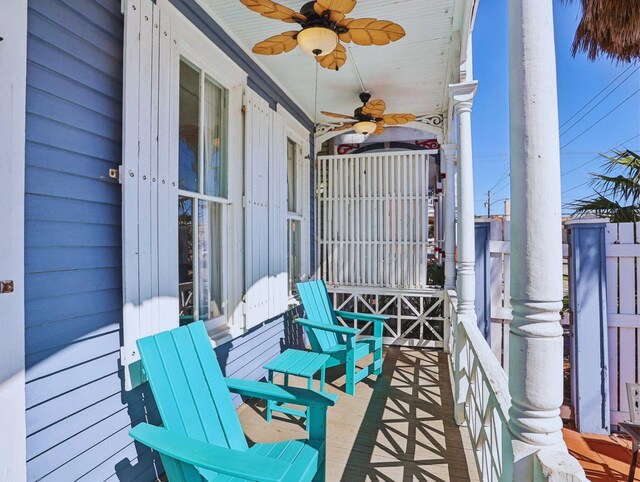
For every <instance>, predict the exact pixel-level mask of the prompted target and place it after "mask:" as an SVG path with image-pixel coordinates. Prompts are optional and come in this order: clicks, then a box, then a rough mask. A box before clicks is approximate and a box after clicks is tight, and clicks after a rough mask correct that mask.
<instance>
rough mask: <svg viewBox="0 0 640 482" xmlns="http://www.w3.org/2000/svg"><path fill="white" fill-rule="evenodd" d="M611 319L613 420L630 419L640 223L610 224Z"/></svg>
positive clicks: (639, 338) (638, 352)
mask: <svg viewBox="0 0 640 482" xmlns="http://www.w3.org/2000/svg"><path fill="white" fill-rule="evenodd" d="M605 245H606V253H607V256H606V270H607V319H608V326H609V329H608V333H607V335H608V350H609V402H610V406H611V424H612V425H614V424H617V423H618V422H621V421H623V420H628V419H629V405H628V400H627V395H626V383H637V382H638V379H639V377H638V368H639V367H640V300H639V299H638V290H639V288H640V266H639V263H640V261H639V258H640V223H621V224H607V226H606V228H605Z"/></svg>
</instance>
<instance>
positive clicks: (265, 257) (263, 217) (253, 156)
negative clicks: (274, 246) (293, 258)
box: [244, 88, 271, 329]
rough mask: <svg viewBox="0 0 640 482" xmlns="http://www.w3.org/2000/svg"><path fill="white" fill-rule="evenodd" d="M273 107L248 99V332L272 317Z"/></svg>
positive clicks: (248, 96) (251, 95)
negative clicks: (271, 129)
mask: <svg viewBox="0 0 640 482" xmlns="http://www.w3.org/2000/svg"><path fill="white" fill-rule="evenodd" d="M270 112H271V109H270V108H269V104H268V103H267V101H266V100H264V99H263V98H262V97H260V96H259V95H258V94H256V93H255V92H254V91H252V90H251V89H248V88H247V90H246V95H245V206H246V210H245V282H246V286H245V300H244V301H245V328H246V329H250V328H252V327H253V326H255V325H257V324H259V323H261V322H263V321H264V320H266V319H267V318H268V316H269V131H270V121H271V117H270Z"/></svg>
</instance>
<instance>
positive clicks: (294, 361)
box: [263, 348, 330, 429]
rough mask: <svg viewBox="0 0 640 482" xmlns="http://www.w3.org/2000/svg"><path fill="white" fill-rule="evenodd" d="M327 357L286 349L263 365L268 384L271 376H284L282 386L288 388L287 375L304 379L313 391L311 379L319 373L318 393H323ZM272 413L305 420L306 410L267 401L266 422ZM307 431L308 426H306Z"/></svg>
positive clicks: (269, 419)
mask: <svg viewBox="0 0 640 482" xmlns="http://www.w3.org/2000/svg"><path fill="white" fill-rule="evenodd" d="M329 358H330V357H329V355H325V354H324V353H314V352H312V351H303V350H294V349H292V348H290V349H288V350H287V351H285V352H284V353H281V354H280V355H278V356H277V357H275V358H274V359H273V360H271V361H269V363H267V364H266V365H264V367H263V368H264V369H265V370H267V371H268V372H269V382H271V383H273V374H274V373H276V372H277V373H282V374H284V385H285V386H289V375H293V376H297V377H304V378H306V379H307V388H308V389H309V390H312V389H313V377H314V375H315V374H316V373H317V372H318V371H320V392H322V393H324V382H325V371H326V368H325V365H326V363H327V361H328V360H329ZM273 411H277V412H282V413H286V414H289V415H295V416H298V417H303V418H307V415H308V414H307V411H308V409H307V410H299V409H295V408H291V407H288V406H285V404H282V403H277V402H273V401H271V400H269V401H268V402H267V422H270V421H271V414H272V412H273ZM307 429H308V426H307Z"/></svg>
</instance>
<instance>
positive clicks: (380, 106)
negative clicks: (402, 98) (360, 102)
mask: <svg viewBox="0 0 640 482" xmlns="http://www.w3.org/2000/svg"><path fill="white" fill-rule="evenodd" d="M386 108H387V105H386V104H385V103H384V100H382V99H374V100H370V101H369V102H367V103H366V104H365V105H364V107H363V108H362V113H363V114H365V115H370V116H371V117H382V115H383V114H384V111H385V109H386Z"/></svg>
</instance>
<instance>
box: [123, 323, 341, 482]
mask: <svg viewBox="0 0 640 482" xmlns="http://www.w3.org/2000/svg"><path fill="white" fill-rule="evenodd" d="M137 344H138V349H139V350H140V356H141V357H142V364H143V367H144V370H145V373H146V376H147V378H148V380H149V383H150V385H151V390H152V392H153V396H154V398H155V400H156V404H157V406H158V409H159V411H160V416H161V417H162V423H163V425H164V427H156V426H153V425H149V424H147V423H141V424H139V425H137V426H135V427H134V428H132V429H131V430H130V431H129V434H130V435H131V437H133V438H134V439H135V440H137V441H138V442H140V443H143V444H144V445H147V446H149V447H150V448H152V449H153V450H156V451H157V452H159V453H160V456H161V458H162V462H163V465H164V468H165V470H166V473H167V476H168V477H169V481H170V482H175V481H179V482H196V481H197V482H202V481H203V480H205V481H215V482H223V481H224V482H226V481H260V482H263V481H264V482H276V481H283V482H285V481H286V482H298V481H303V480H304V481H313V482H322V481H324V480H325V440H326V427H327V423H326V420H327V418H326V417H327V407H329V406H333V405H334V404H335V402H336V400H337V397H336V396H335V395H330V394H321V393H318V392H315V391H312V390H304V389H299V388H292V387H281V386H279V385H274V384H272V383H264V382H254V381H249V380H240V379H232V378H225V377H223V376H222V371H221V370H220V366H219V365H218V361H217V359H216V356H215V353H214V351H213V349H212V348H211V343H210V341H209V337H208V336H207V332H206V329H205V326H204V323H202V322H196V323H192V324H190V325H187V326H183V327H181V328H177V329H175V330H171V331H167V332H164V333H160V334H158V335H155V336H151V337H147V338H143V339H140V340H138V342H137ZM230 391H231V392H235V393H239V394H241V395H244V396H248V397H254V398H262V399H267V400H274V401H277V402H282V403H294V404H298V405H306V406H308V407H309V419H308V423H309V439H304V440H289V441H285V442H279V443H272V444H255V445H254V446H252V447H251V448H249V446H248V444H247V440H246V438H245V436H244V433H243V432H242V427H241V425H240V420H239V419H238V415H237V414H236V411H235V409H234V406H233V401H232V399H231V394H230Z"/></svg>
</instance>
